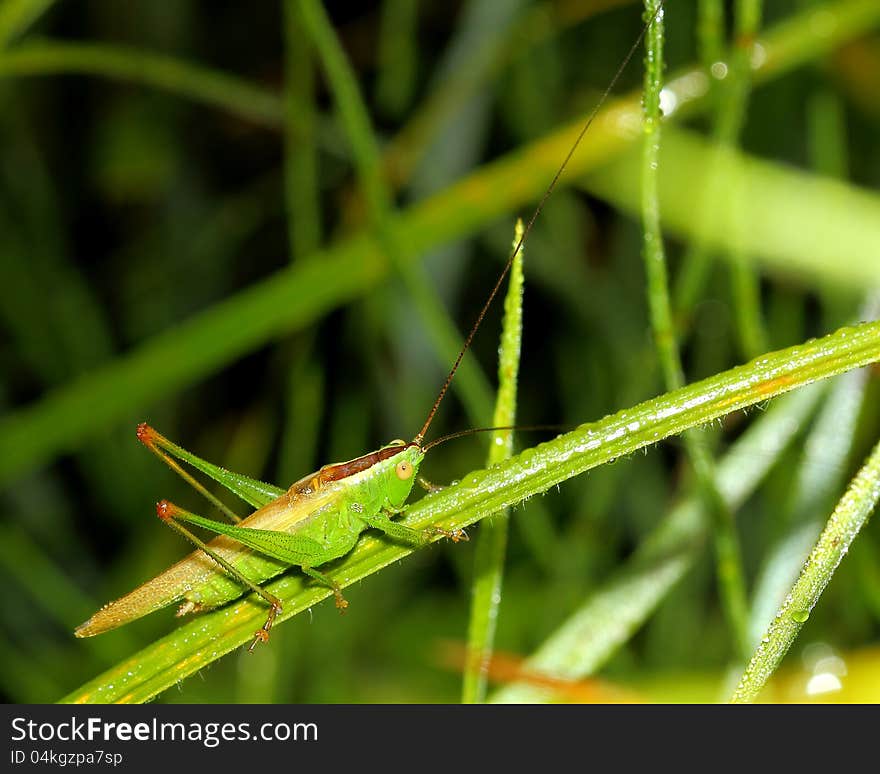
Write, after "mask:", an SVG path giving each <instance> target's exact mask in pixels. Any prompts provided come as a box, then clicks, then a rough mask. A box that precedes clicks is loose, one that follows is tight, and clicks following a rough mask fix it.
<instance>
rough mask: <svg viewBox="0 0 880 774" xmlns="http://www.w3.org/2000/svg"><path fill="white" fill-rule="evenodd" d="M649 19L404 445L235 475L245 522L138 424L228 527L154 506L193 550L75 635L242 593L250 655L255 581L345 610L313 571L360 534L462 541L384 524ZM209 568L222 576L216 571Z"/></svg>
mask: <svg viewBox="0 0 880 774" xmlns="http://www.w3.org/2000/svg"><path fill="white" fill-rule="evenodd" d="M662 8H663V6H662V4H661V5H660V6H659V9H658V11H657V14H659V13H661V12H662ZM657 14H655V16H654V17H653V18H651V19H650V20H648V22H647V23H646V24H645V26H644V27H643V28H642V31H641V33H640V35H639V36H638V38H637V39H636V41H635V42H634V43H633V45H632V47H631V48H630V50H629V52H628V54H627V55H626V57H625V58H624V60H623V62H622V63H621V65H620V67H619V68H618V70H617V72H616V74H615V75H614V77H613V78H612V80H611V82H610V84H609V85H608V87H607V88H606V90H605V92H604V93H603V95H602V97H601V98H600V99H599V101H598V102H597V104H596V106H595V107H594V108H593V110H592V111H591V113H590V114H589V116H588V117H587V119H586V121H585V122H584V124H583V127H582V129H581V131H580V133H579V135H578V136H577V138H576V139H575V141H574V143H573V144H572V146H571V148H570V149H569V152H568V154H567V155H566V157H565V159H563V161H562V163H561V164H560V166H559V168H558V170H557V171H556V174H555V175H554V177H553V179H552V180H551V182H550V184H549V185H548V187H547V189H546V190H545V192H544V194H543V196H542V197H541V199H540V201H539V202H538V205H537V206H536V208H535V210H534V211H533V213H532V215H531V217H530V219H529V221H528V223H527V224H526V226H525V228H524V229H523V231H522V233H521V235H520V236H519V238H518V239H517V240H516V241H515V244H514V247H513V250H512V252H511V253H510V255H509V257H508V259H507V262H506V263H505V265H504V268H503V269H502V271H501V273H500V275H499V277H498V279H497V281H496V283H495V285H494V287H493V288H492V290H491V291H490V293H489V295H488V297H487V299H486V301H485V302H484V304H483V306H482V308H481V310H480V312H479V314H478V315H477V318H476V321H475V322H474V324H473V326H472V327H471V329H470V332H469V333H468V335H467V337H466V338H465V340H464V343H463V345H462V347H461V350H460V351H459V353H458V356H457V357H456V359H455V362H454V363H453V365H452V368H451V369H450V371H449V373H448V375H447V376H446V379H445V381H444V383H443V386H442V387H441V389H440V392H439V394H438V396H437V398H436V400H435V401H434V404H433V406H432V407H431V410H430V412H429V413H428V416H427V419H426V420H425V423H424V424H423V425H422V428H421V429H420V430H419V432H418V433H417V434H416V435H415V437H414V438H413V440H412V441H404V440H395V441H391V442H390V443H388V444H386V445H385V446H382V447H380V448H379V449H377V450H376V451H373V452H370V453H368V454H364V455H362V456H360V457H356V458H355V459H352V460H348V461H346V462H337V463H332V464H329V465H324V466H323V467H322V468H320V469H319V470H318V471H316V472H314V473H310V474H308V475H307V476H304V477H303V478H301V479H300V480H299V481H297V482H296V483H294V484H292V485H291V486H290V487H289V488H288V489H287V490H278V489H276V488H274V487H270V486H269V485H266V484H263V483H262V482H259V481H255V480H253V479H248V478H247V477H245V476H240V475H236V478H237V480H238V482H239V483H240V484H241V490H239V491H238V494H241V493H242V491H247V492H248V493H249V497H248V496H245V497H244V499H246V500H249V501H250V502H251V503H252V504H259V507H257V509H256V510H255V511H254V512H253V513H252V514H251V515H250V516H248V517H247V518H245V519H243V520H239V519H238V517H237V516H235V514H234V513H233V512H232V511H230V510H229V509H228V508H227V507H226V506H225V505H223V504H222V503H221V502H220V501H219V500H218V499H217V498H216V497H214V496H213V495H212V494H211V493H210V492H208V490H207V489H205V487H204V486H203V485H202V484H200V483H199V482H198V481H197V480H196V479H195V478H194V477H193V476H191V475H190V474H189V473H188V472H187V471H186V470H185V469H184V468H183V467H181V466H180V465H179V464H178V463H177V462H176V460H175V458H177V459H182V460H184V461H186V462H188V463H190V464H192V465H194V466H195V467H196V468H199V469H201V470H202V471H203V472H207V473H208V474H209V475H211V472H212V471H214V472H217V471H220V470H221V469H219V468H216V467H215V466H213V465H210V463H206V462H205V461H204V460H201V459H199V458H198V457H196V456H195V455H192V454H191V453H189V452H187V451H186V450H184V449H182V448H181V447H179V446H177V445H176V444H174V443H172V442H171V441H169V440H168V439H167V438H165V437H164V436H162V435H161V434H160V433H158V432H157V431H156V430H154V429H153V428H152V427H150V426H149V425H147V424H146V423H143V424H141V425H139V426H138V428H137V436H138V439H139V440H140V441H141V442H142V443H143V444H144V445H145V446H146V447H147V448H148V449H150V451H152V452H153V453H154V454H156V455H157V456H158V457H160V458H161V459H162V460H163V461H164V462H165V463H166V464H167V465H169V467H171V468H172V469H173V470H174V471H175V472H177V473H178V474H179V475H180V476H182V477H183V478H184V479H185V480H186V481H187V482H188V483H190V484H191V485H192V486H193V487H194V488H196V489H197V491H199V492H200V493H201V494H203V495H204V496H205V497H207V498H208V499H209V500H210V501H211V502H212V503H213V504H214V505H215V506H217V507H218V508H220V509H221V510H223V511H224V512H225V513H226V514H227V516H228V517H229V518H230V519H231V521H232V522H233V523H232V524H227V523H224V522H220V521H216V520H214V519H209V518H205V517H203V516H200V515H198V514H195V513H191V512H190V511H187V510H184V509H182V508H180V507H179V506H177V505H175V504H173V503H171V502H168V501H167V500H161V501H159V502H158V503H157V505H156V513H157V516H158V517H159V518H160V519H161V520H162V521H163V522H164V523H165V524H167V525H168V526H169V527H171V528H172V529H174V530H175V531H177V532H178V533H180V534H181V535H182V536H184V537H185V538H186V539H187V540H189V541H190V542H191V543H193V544H194V545H195V546H196V550H195V551H194V552H193V553H191V554H190V555H189V556H187V557H186V558H184V559H182V560H181V561H179V562H177V564H174V565H173V566H171V567H170V568H168V569H167V570H165V571H164V572H162V573H161V574H159V575H157V576H156V577H155V578H153V579H152V580H149V581H147V582H146V583H144V584H142V585H141V586H139V587H138V588H136V589H134V590H133V591H131V592H130V593H128V594H126V595H125V596H123V597H121V598H120V599H117V600H115V601H113V602H110V603H108V604H107V605H105V606H104V607H102V608H101V609H100V610H98V611H97V612H96V613H95V614H94V615H93V616H92V617H91V618H89V619H88V620H87V621H85V622H84V623H83V624H81V625H80V626H78V627H77V629H76V630H75V634H76V636H77V637H91V636H94V635H97V634H102V633H103V632H106V631H109V630H111V629H115V628H117V627H118V626H122V625H123V624H125V623H128V622H129V621H133V620H135V619H137V618H140V617H142V616H144V615H147V614H149V613H152V612H154V611H155V610H158V609H160V608H162V607H165V606H167V605H170V604H174V603H181V604H180V606H179V608H178V613H177V614H178V615H179V616H181V615H185V614H188V613H194V612H199V611H201V610H207V609H210V608H214V607H218V606H220V605H223V604H225V603H227V602H230V601H232V600H234V599H237V598H238V597H240V596H241V595H242V594H243V593H245V592H246V591H248V590H249V591H252V592H253V593H255V594H257V595H258V596H259V597H260V598H262V599H263V600H264V601H265V602H266V603H267V605H268V607H269V612H268V614H267V617H266V621H265V623H264V624H263V626H262V627H261V628H260V629H258V630H257V631H256V632H255V633H254V639H253V641H252V642H251V645H250V647H249V648H248V650H249V651H253V650H254V648H255V647H256V646H257V644H259V643H265V642H267V641H268V640H269V634H270V631H271V629H272V626H273V624H274V622H275V620H276V618H277V617H278V614H279V613H280V612H281V610H282V603H281V600H280V599H278V598H277V597H276V596H275V595H273V594H271V593H270V592H268V591H267V590H266V589H265V588H263V586H262V585H261V584H263V583H265V582H266V581H268V580H269V579H271V578H273V577H275V576H277V575H279V574H280V573H282V572H285V571H286V570H288V569H289V568H290V567H294V566H295V567H299V568H300V570H301V571H302V572H303V573H305V574H306V575H308V576H310V577H311V578H313V579H315V580H316V581H318V582H319V583H321V584H323V585H325V586H327V587H328V588H330V589H331V590H332V591H333V594H334V597H335V601H336V607H337V608H338V609H339V610H340V611H344V610H345V608H346V607H348V602H347V601H346V600H345V598H344V597H343V595H342V591H341V589H340V587H339V585H338V584H337V583H336V582H335V581H334V580H333V579H332V578H330V577H328V576H327V575H326V574H325V573H323V572H321V571H320V570H318V569H316V568H317V567H320V566H321V565H323V564H325V563H327V562H330V561H332V560H334V559H338V558H340V557H342V556H345V555H346V554H347V553H348V552H349V551H351V550H352V549H353V548H354V546H355V545H356V543H357V542H358V539H359V537H360V535H361V533H362V532H364V531H365V530H367V529H377V530H379V531H380V532H382V533H384V534H385V535H386V536H388V537H389V538H391V539H392V540H398V541H401V542H404V543H407V544H409V545H413V546H423V545H425V544H427V543H428V542H430V541H431V540H432V539H433V538H435V537H436V536H437V535H441V536H444V537H447V538H449V539H451V540H452V541H454V542H459V541H462V540H467V535H466V534H465V533H464V531H462V530H445V529H442V528H440V527H429V528H427V529H424V530H416V529H413V528H411V527H407V526H405V525H403V524H399V523H397V522H395V521H394V520H393V519H394V517H395V516H396V515H398V514H400V513H401V512H402V511H403V510H404V509H405V507H406V501H407V500H408V499H409V496H410V493H411V492H412V489H413V486H414V484H415V483H416V482H417V481H418V482H419V483H420V484H421V485H422V486H424V487H425V488H426V489H428V490H429V491H431V490H432V489H433V488H434V487H433V485H430V484H428V483H427V482H425V481H424V480H423V479H421V478H420V476H419V468H420V466H421V464H422V460H423V459H424V457H425V453H426V452H427V451H428V449H429V448H431V447H432V446H434V445H436V444H438V443H440V442H442V441H444V440H448V439H449V438H451V437H458V436H460V435H463V434H464V433H461V432H459V433H453V434H451V435H450V436H445V437H442V438H439V439H437V440H435V441H432V442H431V443H428V444H426V443H425V442H424V439H425V435H426V433H427V431H428V429H429V428H430V426H431V423H432V421H433V420H434V417H435V415H436V413H437V411H438V409H439V407H440V404H441V403H442V401H443V398H444V397H445V395H446V393H447V391H448V389H449V387H450V385H451V384H452V380H453V378H454V376H455V373H456V371H457V370H458V367H459V365H460V364H461V362H462V359H463V357H464V355H465V354H466V353H467V351H468V349H469V348H470V346H471V343H472V342H473V339H474V336H475V335H476V332H477V330H478V329H479V327H480V325H481V323H482V322H483V319H484V317H485V316H486V313H487V312H488V310H489V308H490V306H491V305H492V302H493V301H494V299H495V297H496V296H497V294H498V291H499V290H500V288H501V286H502V284H503V282H504V279H505V277H506V276H507V274H508V273H509V271H510V269H511V266H512V265H513V262H514V260H515V259H516V257H517V256H518V255H519V253H520V251H521V250H522V248H523V245H524V244H525V241H526V239H527V238H528V235H529V233H530V231H531V229H532V226H533V225H534V223H535V221H536V220H537V218H538V216H539V215H540V213H541V211H542V209H543V206H544V204H545V203H546V201H547V199H548V198H549V197H550V196H551V194H552V193H553V191H554V189H555V187H556V185H557V183H558V182H559V179H560V178H561V176H562V174H563V172H564V171H565V168H566V166H567V165H568V162H569V160H570V159H571V158H572V156H573V155H574V153H575V151H576V150H577V148H578V146H579V145H580V143H581V141H582V140H583V138H584V136H585V135H586V134H587V131H588V130H589V128H590V126H591V124H592V123H593V120H594V119H595V117H596V115H597V114H598V112H599V110H600V109H601V108H602V106H603V105H604V103H605V101H606V99H607V98H608V96H609V95H610V94H611V92H612V90H613V89H614V86H615V85H616V83H617V81H618V79H619V77H620V76H621V74H622V73H623V71H624V70H625V68H626V66H627V64H628V63H629V61H630V59H632V57H633V55H634V54H635V52H636V50H637V49H638V47H639V45H640V44H641V41H642V39H643V38H644V36H645V34H646V33H647V31H648V29H649V28H650V26H651V24H652V23H653V22H654V19H655V18H656V16H657ZM484 429H486V430H501V429H513V428H484ZM466 432H468V431H466ZM469 432H478V431H469ZM224 472H225V473H228V471H224ZM187 525H195V526H197V527H200V528H202V529H205V530H208V531H209V532H213V533H216V534H217V535H218V537H216V538H214V539H212V540H211V541H210V542H205V541H203V540H202V539H201V538H199V537H198V536H197V535H196V534H195V533H194V532H193V531H192V530H191V529H190V528H189V527H188V526H187ZM218 565H219V568H220V569H221V570H222V571H223V572H222V573H218V571H217V570H218Z"/></svg>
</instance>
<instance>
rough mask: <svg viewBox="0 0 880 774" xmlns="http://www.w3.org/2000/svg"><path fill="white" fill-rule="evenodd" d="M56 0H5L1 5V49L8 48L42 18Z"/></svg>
mask: <svg viewBox="0 0 880 774" xmlns="http://www.w3.org/2000/svg"><path fill="white" fill-rule="evenodd" d="M54 3H55V0H3V3H2V4H0V48H3V47H5V46H8V45H9V44H10V43H11V42H12V41H13V40H15V38H17V37H19V36H20V35H21V34H22V33H23V32H25V30H27V28H28V27H30V26H31V25H32V24H33V23H34V22H35V21H36V20H37V19H39V18H40V16H42V15H43V14H44V13H45V12H46V11H47V10H48V9H49V7H50V6H51V5H53V4H54Z"/></svg>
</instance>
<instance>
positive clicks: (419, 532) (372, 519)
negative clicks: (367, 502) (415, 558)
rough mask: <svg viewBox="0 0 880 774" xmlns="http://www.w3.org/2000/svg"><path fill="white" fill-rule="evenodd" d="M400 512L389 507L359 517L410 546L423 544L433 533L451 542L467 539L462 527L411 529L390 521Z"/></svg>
mask: <svg viewBox="0 0 880 774" xmlns="http://www.w3.org/2000/svg"><path fill="white" fill-rule="evenodd" d="M398 513H400V511H394V510H391V509H388V508H386V509H383V510H382V511H381V512H380V513H378V514H376V515H375V516H363V515H362V516H361V519H362V520H363V521H364V522H366V523H367V524H368V525H369V526H371V527H373V528H374V529H378V530H380V531H381V532H384V533H385V534H386V535H388V537H390V538H393V539H394V540H399V541H401V542H402V543H409V544H410V545H412V546H423V545H425V544H426V543H428V542H429V541H430V539H431V538H432V537H434V536H435V535H443V536H444V537H448V538H449V539H450V540H451V541H452V542H453V543H458V542H460V541H466V540H468V539H469V538H468V536H467V533H466V532H465V531H464V530H463V529H454V530H448V529H443V528H442V527H425V528H424V529H413V528H412V527H407V526H406V525H404V524H398V523H397V522H396V521H392V520H391V517H392V516H395V515H396V514H398Z"/></svg>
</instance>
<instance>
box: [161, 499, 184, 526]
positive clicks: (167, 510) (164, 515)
mask: <svg viewBox="0 0 880 774" xmlns="http://www.w3.org/2000/svg"><path fill="white" fill-rule="evenodd" d="M178 510H179V509H178V507H177V506H176V505H175V504H174V503H169V502H168V501H167V500H159V502H157V503H156V515H157V516H158V517H159V518H160V519H161V520H162V521H164V522H169V521H171V520H172V519H173V518H174V517H175V516H176V515H177V513H178Z"/></svg>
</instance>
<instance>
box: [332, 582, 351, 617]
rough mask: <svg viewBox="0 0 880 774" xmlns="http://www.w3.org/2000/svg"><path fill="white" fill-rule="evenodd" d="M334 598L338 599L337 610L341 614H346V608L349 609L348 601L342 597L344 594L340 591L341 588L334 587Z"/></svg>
mask: <svg viewBox="0 0 880 774" xmlns="http://www.w3.org/2000/svg"><path fill="white" fill-rule="evenodd" d="M333 596H334V597H336V609H337V610H338V611H339V612H340V613H344V612H345V608H347V607H348V600H347V599H346V598H345V597H343V596H342V592H341V591H340V590H339V586H334V587H333Z"/></svg>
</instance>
